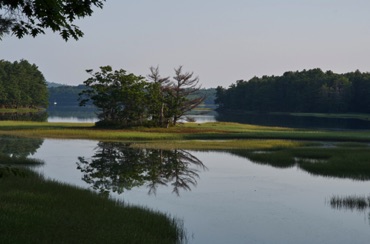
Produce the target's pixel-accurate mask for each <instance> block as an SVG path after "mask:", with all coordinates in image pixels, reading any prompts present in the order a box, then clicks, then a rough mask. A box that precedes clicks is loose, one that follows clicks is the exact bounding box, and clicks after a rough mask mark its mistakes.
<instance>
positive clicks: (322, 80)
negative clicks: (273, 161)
mask: <svg viewBox="0 0 370 244" xmlns="http://www.w3.org/2000/svg"><path fill="white" fill-rule="evenodd" d="M216 103H217V104H218V105H219V108H220V109H221V110H222V109H229V110H243V111H257V112H308V113H313V112H319V113H349V112H351V113H370V73H361V72H360V71H358V70H357V71H355V72H351V73H346V74H336V73H334V72H332V71H326V72H323V71H322V70H321V69H311V70H303V71H296V72H285V73H284V74H283V75H282V76H263V77H261V78H258V77H254V78H252V79H250V80H249V81H244V80H239V81H237V82H236V83H235V84H232V85H231V86H230V87H229V88H228V89H225V88H223V87H218V88H217V92H216Z"/></svg>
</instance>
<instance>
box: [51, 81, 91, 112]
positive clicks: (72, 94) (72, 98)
mask: <svg viewBox="0 0 370 244" xmlns="http://www.w3.org/2000/svg"><path fill="white" fill-rule="evenodd" d="M85 89H86V86H84V85H78V86H67V85H60V86H53V87H49V88H48V91H49V104H54V103H56V104H57V105H58V106H76V107H78V106H79V101H78V96H79V94H80V93H81V92H82V91H83V90H85Z"/></svg>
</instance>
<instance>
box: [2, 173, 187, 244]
mask: <svg viewBox="0 0 370 244" xmlns="http://www.w3.org/2000/svg"><path fill="white" fill-rule="evenodd" d="M21 170H23V172H24V173H25V175H26V176H25V177H19V176H18V175H17V176H15V175H13V174H10V175H7V176H5V177H2V178H0V198H1V205H0V242H1V243H177V242H178V241H180V240H181V239H183V238H184V236H185V234H184V231H183V229H182V227H181V222H179V221H177V220H175V219H173V218H170V217H169V216H167V215H164V214H161V213H159V212H153V211H149V210H148V209H143V208H138V207H133V206H128V205H125V204H123V203H122V202H118V201H112V200H109V199H107V198H104V197H102V196H99V195H98V194H95V193H93V192H91V191H88V190H81V189H78V188H76V187H71V186H68V185H65V184H61V183H57V182H53V181H46V180H44V179H43V178H42V177H40V176H39V175H37V174H36V173H33V172H31V171H29V170H26V169H21Z"/></svg>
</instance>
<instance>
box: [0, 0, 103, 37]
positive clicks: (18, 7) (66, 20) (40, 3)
mask: <svg viewBox="0 0 370 244" xmlns="http://www.w3.org/2000/svg"><path fill="white" fill-rule="evenodd" d="M104 2H105V0H82V1H76V0H0V10H3V11H2V12H3V13H2V14H0V39H1V37H2V36H3V35H5V34H9V33H13V34H14V35H16V36H17V37H18V38H22V37H24V36H25V35H31V36H33V37H35V36H37V35H39V34H45V30H46V29H51V30H52V31H53V32H58V33H59V34H60V35H61V36H62V38H63V39H64V40H66V41H67V40H68V39H69V38H71V37H72V38H74V39H76V40H77V39H78V38H80V37H82V36H83V32H82V31H81V30H80V28H79V27H78V26H77V25H75V24H74V21H75V20H76V19H80V18H84V17H86V16H91V15H92V13H93V7H97V8H102V7H103V3H104Z"/></svg>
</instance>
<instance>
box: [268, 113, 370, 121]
mask: <svg viewBox="0 0 370 244" xmlns="http://www.w3.org/2000/svg"><path fill="white" fill-rule="evenodd" d="M271 114H288V115H293V116H300V117H319V118H336V119H361V120H370V115H369V114H360V113H349V114H334V113H271Z"/></svg>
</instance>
